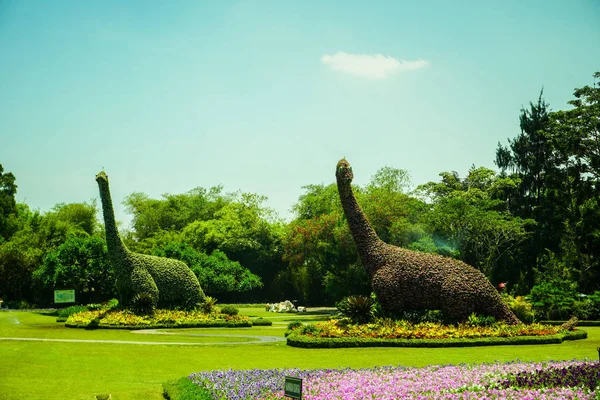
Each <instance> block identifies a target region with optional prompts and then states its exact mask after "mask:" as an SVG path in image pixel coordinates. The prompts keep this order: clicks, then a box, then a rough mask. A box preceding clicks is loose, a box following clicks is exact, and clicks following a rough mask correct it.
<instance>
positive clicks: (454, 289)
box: [336, 159, 520, 324]
mask: <svg viewBox="0 0 600 400" xmlns="http://www.w3.org/2000/svg"><path fill="white" fill-rule="evenodd" d="M353 178H354V175H353V173H352V167H351V166H350V164H349V163H348V161H346V160H345V159H342V160H340V161H339V162H338V164H337V168H336V180H337V186H338V192H339V195H340V200H341V202H342V207H343V209H344V214H345V215H346V219H347V220H348V225H349V227H350V231H351V232H352V237H353V238H354V242H355V244H356V249H357V252H358V254H359V256H360V259H361V261H362V265H363V266H364V268H365V269H366V271H367V272H368V274H369V276H370V277H371V285H372V287H373V291H374V292H375V294H376V295H377V299H378V300H379V303H380V304H381V306H382V308H383V309H384V310H385V311H388V312H392V313H400V312H402V311H405V310H426V309H429V310H442V311H443V312H444V313H445V314H446V315H447V316H448V317H450V318H452V319H455V320H457V321H464V320H466V319H467V318H468V317H469V315H471V313H473V312H475V313H478V314H483V315H491V316H493V317H495V318H496V319H497V320H499V321H505V322H507V323H510V324H518V323H520V321H519V319H518V318H517V317H516V316H515V315H514V314H513V313H512V312H511V311H510V309H509V308H508V306H507V305H506V304H505V303H504V301H502V298H501V297H500V295H499V294H498V292H497V291H496V289H495V288H494V286H492V284H491V283H490V282H489V281H488V279H487V278H486V277H485V275H483V274H482V273H481V272H480V271H478V270H477V269H475V268H473V267H471V266H470V265H467V264H465V263H464V262H462V261H460V260H455V259H453V258H449V257H443V256H440V255H437V254H425V253H419V252H415V251H410V250H406V249H403V248H400V247H396V246H392V245H389V244H387V243H384V242H383V241H382V240H381V239H379V237H378V236H377V233H376V232H375V230H373V228H372V227H371V224H370V223H369V221H368V219H367V217H366V216H365V214H364V213H363V211H362V209H361V208H360V206H359V205H358V203H357V201H356V199H355V198H354V194H353V192H352V187H351V182H352V179H353Z"/></svg>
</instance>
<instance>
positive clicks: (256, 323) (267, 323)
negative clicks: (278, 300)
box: [252, 317, 273, 326]
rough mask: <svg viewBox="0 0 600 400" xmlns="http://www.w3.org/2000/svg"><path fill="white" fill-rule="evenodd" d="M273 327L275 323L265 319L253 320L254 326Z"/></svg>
mask: <svg viewBox="0 0 600 400" xmlns="http://www.w3.org/2000/svg"><path fill="white" fill-rule="evenodd" d="M271 325H273V321H270V320H268V319H266V318H263V317H258V318H254V319H253V320H252V326H271Z"/></svg>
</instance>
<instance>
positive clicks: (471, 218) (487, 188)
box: [418, 166, 532, 283]
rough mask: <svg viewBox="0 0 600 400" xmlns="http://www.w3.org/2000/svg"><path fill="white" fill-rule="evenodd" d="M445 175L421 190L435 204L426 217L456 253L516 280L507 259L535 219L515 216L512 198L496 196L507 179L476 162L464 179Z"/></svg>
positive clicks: (490, 275) (496, 276) (487, 270)
mask: <svg viewBox="0 0 600 400" xmlns="http://www.w3.org/2000/svg"><path fill="white" fill-rule="evenodd" d="M440 176H441V177H442V180H441V182H429V183H427V184H425V185H422V186H420V187H419V188H418V191H419V193H421V195H423V196H424V197H425V198H428V199H430V201H431V202H432V204H431V208H430V209H429V210H428V211H427V212H426V213H424V214H423V216H422V219H423V221H424V222H425V223H426V225H427V229H428V230H429V231H430V232H431V234H432V235H433V237H434V238H438V240H439V239H442V241H445V242H446V243H447V244H448V246H449V247H450V248H451V249H455V250H456V251H457V252H456V253H455V254H454V255H455V256H458V257H459V258H460V259H462V260H463V261H465V262H467V263H468V264H470V265H473V266H475V267H478V268H479V269H480V270H481V271H482V272H483V273H484V274H485V275H486V276H487V277H488V278H489V279H491V280H492V281H494V280H509V279H510V280H512V281H514V280H515V278H514V275H513V274H512V272H514V271H512V270H511V269H507V268H506V267H507V264H510V263H507V262H506V259H507V258H508V260H511V258H510V253H511V252H512V251H513V250H516V249H518V246H519V245H520V244H521V243H522V242H523V241H524V240H526V239H527V237H528V233H527V230H526V227H527V226H528V225H529V224H531V223H532V221H530V220H523V219H521V218H519V217H513V216H512V215H511V214H510V213H509V212H508V209H507V203H506V201H504V200H502V199H500V198H497V197H496V196H498V195H501V194H502V193H503V188H504V187H505V186H506V184H507V182H506V178H501V177H500V178H499V177H497V176H496V173H495V172H494V171H492V170H490V169H488V168H484V167H480V168H475V166H473V167H472V168H471V169H470V171H469V173H468V175H467V176H466V177H465V178H464V179H461V178H460V177H459V175H458V174H457V173H456V172H443V173H441V174H440ZM440 244H441V243H440ZM440 247H442V246H440ZM446 251H447V250H446ZM440 252H441V251H440ZM449 255H452V253H450V254H449ZM503 259H504V260H503ZM511 275H513V276H512V277H511ZM518 276H519V275H518V273H517V277H518ZM513 283H516V282H513Z"/></svg>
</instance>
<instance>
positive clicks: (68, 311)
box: [58, 306, 89, 322]
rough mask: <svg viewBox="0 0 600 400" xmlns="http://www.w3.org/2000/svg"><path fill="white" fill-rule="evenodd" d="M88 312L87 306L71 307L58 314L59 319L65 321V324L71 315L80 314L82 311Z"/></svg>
mask: <svg viewBox="0 0 600 400" xmlns="http://www.w3.org/2000/svg"><path fill="white" fill-rule="evenodd" d="M88 310H89V308H87V307H86V306H70V307H67V308H63V309H62V310H60V311H59V312H58V318H59V319H63V321H62V322H64V321H65V320H66V319H67V318H69V317H70V316H71V315H73V314H75V313H78V312H82V311H88Z"/></svg>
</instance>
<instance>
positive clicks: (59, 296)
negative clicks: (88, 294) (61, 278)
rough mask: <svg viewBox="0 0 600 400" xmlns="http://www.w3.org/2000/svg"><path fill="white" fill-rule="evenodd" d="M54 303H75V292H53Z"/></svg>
mask: <svg viewBox="0 0 600 400" xmlns="http://www.w3.org/2000/svg"><path fill="white" fill-rule="evenodd" d="M54 302H55V303H75V290H55V291H54Z"/></svg>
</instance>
